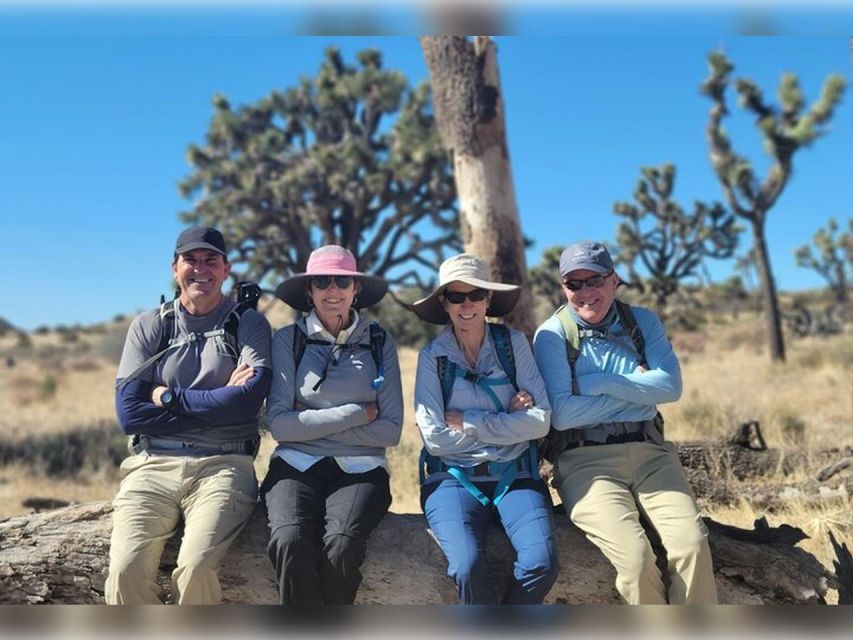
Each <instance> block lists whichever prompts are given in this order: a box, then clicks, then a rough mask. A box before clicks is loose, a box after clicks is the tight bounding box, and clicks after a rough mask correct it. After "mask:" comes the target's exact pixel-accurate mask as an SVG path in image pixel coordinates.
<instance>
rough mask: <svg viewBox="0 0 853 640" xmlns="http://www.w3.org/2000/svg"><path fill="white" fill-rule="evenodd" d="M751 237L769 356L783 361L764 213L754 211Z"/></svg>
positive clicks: (776, 299)
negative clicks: (765, 319) (762, 297)
mask: <svg viewBox="0 0 853 640" xmlns="http://www.w3.org/2000/svg"><path fill="white" fill-rule="evenodd" d="M750 220H751V222H752V238H753V243H754V245H753V246H754V248H755V263H756V266H757V267H758V275H759V278H760V280H761V292H762V294H763V296H764V313H765V314H766V316H767V337H768V339H769V340H770V357H771V359H773V360H776V361H778V362H785V341H784V339H783V337H782V316H781V314H780V313H779V297H778V295H777V293H776V281H775V280H774V278H773V271H772V270H771V268H770V255H769V254H768V252H767V240H766V238H765V235H764V215H763V213H761V212H756V213H755V215H754V216H753V217H752V218H751V219H750Z"/></svg>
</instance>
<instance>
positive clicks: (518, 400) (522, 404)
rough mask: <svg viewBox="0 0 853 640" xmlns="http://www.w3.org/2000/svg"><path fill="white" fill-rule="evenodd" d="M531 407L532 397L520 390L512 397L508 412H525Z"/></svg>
mask: <svg viewBox="0 0 853 640" xmlns="http://www.w3.org/2000/svg"><path fill="white" fill-rule="evenodd" d="M532 406H533V396H531V395H530V394H529V393H527V392H526V391H524V390H523V389H522V390H520V391H519V392H518V393H516V394H515V395H514V396H513V397H512V401H510V403H509V410H510V411H527V410H528V409H529V408H530V407H532Z"/></svg>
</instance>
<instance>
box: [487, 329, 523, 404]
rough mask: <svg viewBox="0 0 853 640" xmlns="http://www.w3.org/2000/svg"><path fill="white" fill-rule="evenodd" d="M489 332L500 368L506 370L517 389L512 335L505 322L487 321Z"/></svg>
mask: <svg viewBox="0 0 853 640" xmlns="http://www.w3.org/2000/svg"><path fill="white" fill-rule="evenodd" d="M489 334H490V335H491V336H492V343H493V344H494V345H495V353H497V356H498V362H500V363H501V368H502V369H503V370H504V371H505V372H506V375H507V377H508V378H509V381H510V384H512V387H513V389H515V390H516V391H518V383H517V381H516V372H515V354H514V353H513V351H512V336H511V335H510V332H509V327H507V326H506V325H505V324H497V323H494V322H492V323H489Z"/></svg>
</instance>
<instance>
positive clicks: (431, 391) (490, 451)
mask: <svg viewBox="0 0 853 640" xmlns="http://www.w3.org/2000/svg"><path fill="white" fill-rule="evenodd" d="M510 335H511V339H512V350H513V354H514V356H515V366H516V383H517V384H518V387H519V389H522V390H524V391H527V392H528V393H529V394H530V395H531V396H532V397H533V401H534V406H533V407H531V408H530V409H527V410H525V411H512V412H510V411H509V405H510V401H511V400H512V396H513V395H514V394H515V389H514V388H513V387H512V385H511V384H510V382H509V381H508V380H507V381H506V382H505V384H501V385H496V386H491V387H490V388H491V389H492V391H494V392H495V394H496V395H497V396H498V399H499V400H500V402H501V403H502V405H503V406H504V407H505V408H504V409H503V410H502V411H498V410H497V408H496V407H495V404H494V401H493V400H492V399H491V397H490V395H489V394H488V392H487V391H485V389H483V388H482V387H481V386H479V385H477V384H474V383H473V382H471V381H469V380H465V379H463V378H459V377H457V378H456V379H455V380H454V383H453V393H452V395H451V396H450V400H449V401H448V403H447V407H445V406H444V397H443V395H442V392H441V381H440V380H439V378H438V369H437V360H436V359H437V358H438V357H439V356H447V358H448V360H450V361H452V362H453V363H455V364H456V366H457V367H460V368H462V369H470V367H469V366H468V365H467V364H466V361H465V356H464V355H463V354H462V351H461V350H460V348H459V344H458V343H457V342H456V338H455V337H454V335H453V329H452V327H451V326H450V325H448V326H447V327H446V328H445V330H444V331H443V332H442V333H440V334H439V335H438V336H437V337H436V338H435V339H434V340H433V341H432V342H430V343H429V344H428V345H427V346H426V347H424V348H423V350H421V353H420V355H419V357H418V372H417V378H416V381H415V419H416V420H417V423H418V428H419V429H420V431H421V435H422V436H423V440H424V445H425V447H426V449H427V451H428V452H429V453H430V454H432V455H434V456H440V457H441V458H442V459H443V460H444V461H445V462H446V463H447V464H451V465H457V466H462V467H470V466H474V465H476V464H479V463H480V462H508V461H509V460H514V459H515V458H517V457H519V456H520V455H522V454H523V453H524V452H525V450H526V449H527V448H528V446H529V444H530V441H531V440H536V439H538V438H541V437H543V436H544V435H545V434H546V433H548V426H549V420H550V417H551V406H550V404H548V394H547V391H546V389H545V383H544V382H543V380H542V376H540V375H539V370H538V369H537V368H536V362H535V360H534V359H533V353H532V351H531V349H530V345H529V344H528V342H527V338H525V337H524V334H523V333H521V332H519V331H515V330H510ZM474 371H475V372H476V373H479V374H481V375H482V376H484V377H486V378H491V379H499V378H504V377H506V375H507V374H506V372H505V371H504V370H503V368H502V367H501V365H500V361H499V360H498V356H497V353H495V348H494V344H493V343H492V340H491V338H490V337H489V335H487V336H486V338H485V340H483V345H482V347H481V348H480V353H479V356H478V358H477V366H476V367H475V369H474ZM452 409H456V410H459V411H462V412H463V427H464V428H463V431H461V432H459V431H454V430H452V429H448V427H447V423H446V422H445V419H444V414H445V411H447V410H452Z"/></svg>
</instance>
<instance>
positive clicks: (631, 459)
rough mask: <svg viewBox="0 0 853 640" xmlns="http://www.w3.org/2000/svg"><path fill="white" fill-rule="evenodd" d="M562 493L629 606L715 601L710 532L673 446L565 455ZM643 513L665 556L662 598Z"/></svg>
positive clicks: (612, 447) (560, 464)
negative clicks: (613, 570)
mask: <svg viewBox="0 0 853 640" xmlns="http://www.w3.org/2000/svg"><path fill="white" fill-rule="evenodd" d="M557 481H558V482H559V490H560V495H561V497H562V499H563V505H564V506H565V508H566V511H567V513H568V514H569V517H570V518H571V520H572V522H573V523H574V524H575V525H576V526H577V527H578V528H579V529H581V530H582V531H583V532H585V533H586V536H587V538H589V540H590V541H591V542H592V543H593V544H595V546H597V547H598V548H599V549H601V551H602V552H603V553H604V555H605V556H607V559H608V560H610V562H611V563H612V564H613V566H614V567H615V568H616V573H617V575H616V588H617V590H618V591H619V593H620V594H621V595H622V597H623V598H624V599H625V601H626V602H628V603H629V604H665V603H666V602H667V601H668V602H670V603H671V604H716V602H717V588H716V583H715V581H714V571H713V567H712V564H711V551H710V548H709V547H708V531H707V529H706V528H705V524H704V523H703V522H702V519H701V517H700V515H699V509H698V507H697V506H696V501H695V500H694V498H693V493H692V492H691V490H690V486H689V485H688V483H687V477H686V476H685V474H684V470H683V469H682V467H681V464H680V463H679V461H678V456H677V455H676V453H675V450H674V447H673V445H672V444H670V443H666V444H664V445H657V444H654V443H652V442H629V443H626V444H608V445H601V446H592V447H578V448H576V449H571V450H568V451H564V452H563V453H562V454H561V455H560V457H559V460H558V461H557ZM640 512H642V513H643V515H644V516H645V517H646V519H647V520H648V521H649V522H651V524H652V525H653V526H654V527H655V529H656V530H657V532H658V534H659V535H660V538H661V541H662V543H663V546H664V548H665V549H666V551H667V560H668V573H669V578H670V587H669V593H664V586H663V581H662V580H661V575H660V571H659V570H658V568H657V566H656V565H655V555H654V553H653V551H652V548H651V545H650V543H649V540H648V538H647V537H646V534H645V532H644V530H643V528H642V526H641V524H640Z"/></svg>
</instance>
